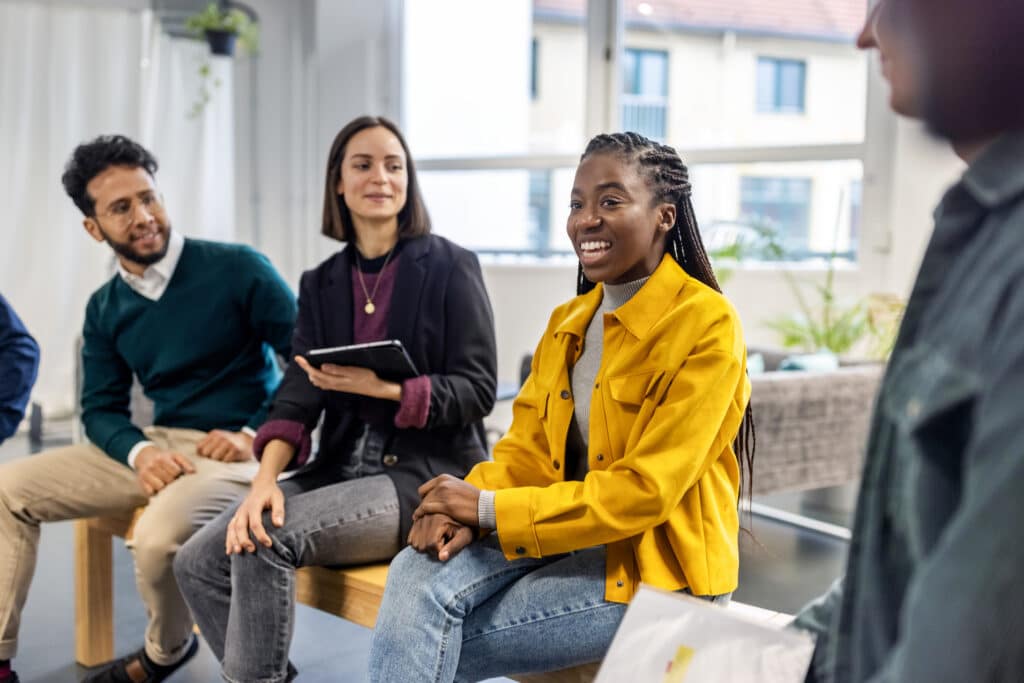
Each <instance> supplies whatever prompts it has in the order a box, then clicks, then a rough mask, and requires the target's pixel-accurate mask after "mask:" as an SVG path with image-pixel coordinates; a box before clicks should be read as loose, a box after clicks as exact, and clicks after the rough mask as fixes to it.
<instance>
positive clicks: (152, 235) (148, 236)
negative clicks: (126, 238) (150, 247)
mask: <svg viewBox="0 0 1024 683" xmlns="http://www.w3.org/2000/svg"><path fill="white" fill-rule="evenodd" d="M159 236H160V231H159V230H147V231H146V232H144V233H142V234H141V235H136V236H135V237H132V242H143V241H146V240H152V239H156V238H158V237H159Z"/></svg>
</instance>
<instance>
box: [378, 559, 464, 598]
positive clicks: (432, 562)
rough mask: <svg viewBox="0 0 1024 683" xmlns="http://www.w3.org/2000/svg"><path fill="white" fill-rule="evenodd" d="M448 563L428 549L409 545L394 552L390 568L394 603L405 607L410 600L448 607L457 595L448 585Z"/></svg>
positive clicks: (389, 584)
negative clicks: (440, 559) (440, 560)
mask: <svg viewBox="0 0 1024 683" xmlns="http://www.w3.org/2000/svg"><path fill="white" fill-rule="evenodd" d="M446 569H448V567H447V566H446V565H445V563H443V562H439V561H438V560H437V559H435V558H434V557H432V556H431V555H429V554H427V553H421V552H419V551H417V550H415V549H414V548H412V547H406V548H405V549H403V550H402V551H401V552H400V553H398V554H397V555H395V559H394V560H392V561H391V566H390V567H389V568H388V582H387V593H388V594H390V595H391V596H393V600H394V603H395V604H394V607H395V608H396V609H397V610H398V611H399V612H401V611H403V609H404V606H405V604H406V603H407V601H409V600H416V601H417V602H420V603H427V604H431V605H433V606H435V607H437V608H439V609H448V608H449V607H451V604H452V602H453V600H454V598H455V595H454V591H453V590H452V588H451V587H450V586H449V585H448V584H449V581H448V580H447V579H448V577H447V572H446V571H445V570H446Z"/></svg>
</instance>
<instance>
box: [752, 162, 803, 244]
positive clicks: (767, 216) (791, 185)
mask: <svg viewBox="0 0 1024 683" xmlns="http://www.w3.org/2000/svg"><path fill="white" fill-rule="evenodd" d="M811 184H812V181H811V179H810V178H782V177H768V178H755V177H749V176H744V177H743V178H741V179H740V216H741V218H742V219H743V220H744V221H746V222H748V223H749V224H751V225H752V226H756V227H757V228H759V229H760V230H761V231H762V232H763V233H765V234H768V235H769V236H770V237H772V238H774V239H775V240H777V241H778V242H779V244H780V245H781V246H782V247H783V249H785V250H786V251H789V252H795V251H804V250H807V238H808V237H809V233H808V228H809V226H810V220H811Z"/></svg>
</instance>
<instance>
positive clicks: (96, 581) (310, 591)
mask: <svg viewBox="0 0 1024 683" xmlns="http://www.w3.org/2000/svg"><path fill="white" fill-rule="evenodd" d="M133 523H134V517H132V516H126V517H123V518H110V517H102V518H101V517H93V518H89V519H82V520H78V521H76V522H75V659H76V660H77V661H78V663H79V664H81V665H83V666H96V665H98V664H102V663H103V662H106V661H108V660H110V659H113V657H114V586H113V539H114V537H115V536H119V537H122V538H123V537H126V536H130V535H131V528H132V524H133ZM387 576H388V565H386V564H375V565H366V566H362V567H352V568H348V569H325V568H323V567H307V568H303V569H300V570H298V572H297V573H296V581H295V593H296V597H297V599H298V601H299V602H300V603H302V604H303V605H309V606H310V607H315V608H316V609H319V610H323V611H324V612H327V613H328V614H333V615H335V616H339V617H341V618H342V619H345V620H347V621H351V622H353V623H355V624H359V625H360V626H365V627H366V628H373V625H374V623H375V622H376V621H377V610H378V609H379V608H380V601H381V597H382V596H383V595H384V582H385V581H386V580H387ZM597 668H598V665H597V664H596V663H595V664H587V665H584V666H579V667H575V668H572V669H565V670H562V671H555V672H551V673H545V674H529V675H525V674H524V675H516V676H511V677H510V678H512V679H513V680H515V681H520V682H521V683H589V682H590V681H592V680H593V679H594V676H596V675H597Z"/></svg>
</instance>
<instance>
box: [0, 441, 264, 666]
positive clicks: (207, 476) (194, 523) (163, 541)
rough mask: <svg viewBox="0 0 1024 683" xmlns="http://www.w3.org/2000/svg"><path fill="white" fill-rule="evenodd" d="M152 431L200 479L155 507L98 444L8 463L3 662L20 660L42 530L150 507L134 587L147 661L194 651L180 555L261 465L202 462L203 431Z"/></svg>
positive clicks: (187, 480)
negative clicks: (143, 615)
mask: <svg viewBox="0 0 1024 683" xmlns="http://www.w3.org/2000/svg"><path fill="white" fill-rule="evenodd" d="M144 431H145V433H146V437H147V438H149V439H150V440H151V441H153V442H155V443H156V444H157V446H159V447H160V448H165V449H168V450H174V451H177V452H179V453H181V454H182V455H184V456H185V457H187V458H189V459H190V460H191V461H192V463H193V464H194V465H195V467H196V473H195V474H189V475H185V476H182V477H180V478H178V479H177V480H175V481H174V482H172V483H171V484H170V485H169V486H167V487H166V488H164V489H163V490H162V491H160V492H159V493H157V494H156V495H155V496H153V497H152V498H150V499H149V500H148V504H147V498H146V496H145V494H144V493H143V492H142V489H141V488H140V487H139V485H138V483H137V482H136V479H135V473H134V472H133V471H132V470H131V469H130V468H128V467H126V466H125V465H122V464H121V463H119V462H117V461H116V460H114V459H113V458H110V457H108V456H107V455H106V454H104V453H103V451H101V450H99V449H98V448H96V447H95V446H93V445H92V444H88V443H84V444H79V445H75V446H69V447H67V448H59V449H55V450H52V451H47V452H45V453H39V454H37V455H31V456H28V457H25V458H22V459H20V460H16V461H14V462H10V463H6V464H3V465H0V659H12V658H13V657H14V655H15V652H16V650H17V645H18V640H17V639H18V623H19V620H20V615H21V610H22V608H23V607H24V605H25V598H26V597H27V596H28V588H29V584H30V583H31V582H32V574H33V572H34V571H35V566H36V551H37V548H38V545H39V525H40V523H42V522H58V521H63V520H68V519H78V518H82V517H96V516H104V515H114V514H116V515H119V516H124V515H125V514H126V513H130V512H131V511H132V510H134V509H135V508H137V507H140V506H142V505H146V509H145V512H143V514H142V516H141V517H139V519H138V521H137V522H136V524H135V529H134V532H133V537H132V540H131V541H129V542H128V543H127V545H128V547H129V548H131V551H132V554H133V555H134V557H135V577H136V584H137V586H138V589H139V595H140V596H141V597H142V601H143V603H144V604H145V606H146V611H147V613H148V615H149V623H148V625H147V627H146V644H145V645H146V654H148V655H149V656H150V658H152V659H153V660H154V661H155V662H157V663H161V664H170V663H173V662H174V661H177V659H178V658H179V657H180V654H181V650H182V648H183V647H184V646H185V645H187V644H188V643H189V639H190V636H191V631H192V617H191V615H190V614H189V611H188V607H186V605H185V601H184V599H183V598H182V597H181V593H180V592H179V591H178V586H177V583H176V582H175V580H174V573H173V571H172V566H171V564H172V562H173V560H174V555H175V553H177V551H178V548H179V547H180V546H181V545H182V544H183V543H184V542H185V541H187V540H188V538H189V537H190V536H191V535H192V534H193V533H194V532H195V531H196V530H198V529H199V528H200V527H201V526H202V525H203V524H205V523H206V522H209V521H210V520H211V519H213V518H214V517H216V516H217V515H218V514H219V513H220V512H222V511H223V510H225V509H226V508H228V507H229V506H231V504H232V503H234V502H236V501H238V500H239V498H240V497H241V496H242V495H243V494H244V493H245V492H246V491H247V490H248V488H249V482H250V481H251V479H252V477H253V475H254V474H255V472H256V467H257V465H256V463H255V462H247V463H222V462H217V461H214V460H210V459H208V458H202V457H199V456H198V455H196V444H197V443H198V442H199V440H200V439H202V438H203V436H204V435H205V434H204V432H199V431H195V430H191V429H170V428H166V427H148V428H146V429H145V430H144ZM44 561H46V560H45V558H44Z"/></svg>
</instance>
